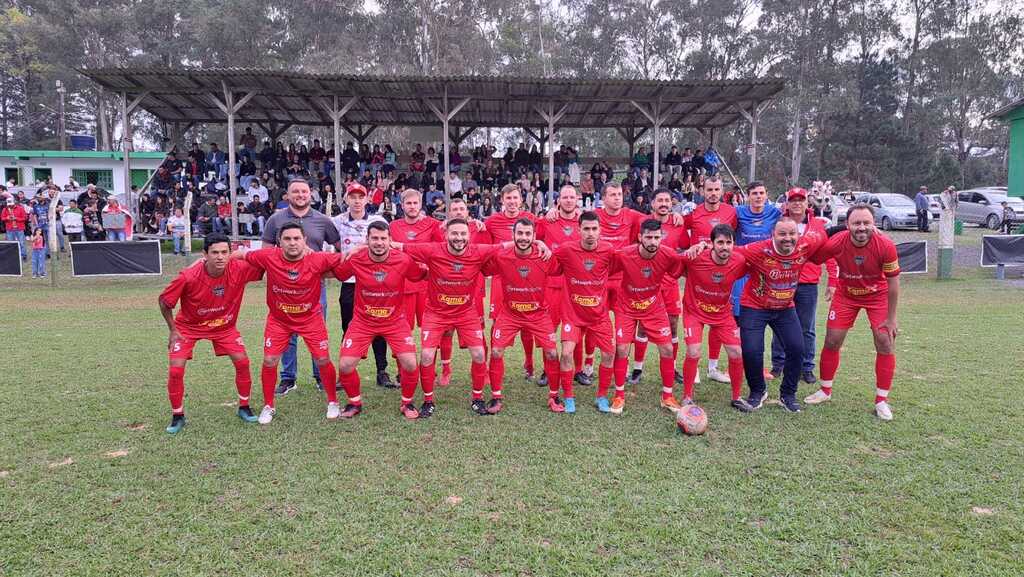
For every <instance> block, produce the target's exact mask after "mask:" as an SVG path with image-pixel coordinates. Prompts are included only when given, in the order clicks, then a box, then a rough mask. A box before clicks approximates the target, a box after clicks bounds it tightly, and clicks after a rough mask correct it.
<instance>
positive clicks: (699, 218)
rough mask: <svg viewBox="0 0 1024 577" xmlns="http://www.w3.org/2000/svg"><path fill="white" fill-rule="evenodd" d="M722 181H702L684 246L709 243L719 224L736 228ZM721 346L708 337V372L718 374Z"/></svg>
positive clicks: (715, 179)
mask: <svg viewBox="0 0 1024 577" xmlns="http://www.w3.org/2000/svg"><path fill="white" fill-rule="evenodd" d="M722 190H723V189H722V179H720V178H719V177H717V176H709V177H707V178H705V179H704V187H703V189H702V194H703V195H704V203H703V204H701V205H700V206H698V207H697V208H695V209H694V210H693V212H691V213H690V214H688V215H686V221H685V225H684V226H685V227H686V236H687V238H686V239H685V240H684V241H683V242H684V244H685V245H686V246H690V245H694V244H697V243H699V242H706V243H709V244H710V242H711V230H712V229H713V228H715V227H716V226H718V225H720V224H727V225H729V226H731V227H732V229H733V230H736V228H737V224H738V223H737V220H736V209H735V208H733V206H732V205H730V204H725V203H724V202H722ZM721 349H722V344H721V343H720V342H718V337H717V333H712V334H711V335H709V336H708V372H709V373H710V372H712V371H714V372H718V355H719V353H720V352H721Z"/></svg>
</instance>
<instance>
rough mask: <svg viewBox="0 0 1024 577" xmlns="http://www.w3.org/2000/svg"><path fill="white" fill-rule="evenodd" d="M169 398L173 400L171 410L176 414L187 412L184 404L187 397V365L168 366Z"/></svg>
mask: <svg viewBox="0 0 1024 577" xmlns="http://www.w3.org/2000/svg"><path fill="white" fill-rule="evenodd" d="M167 398H168V399H169V400H170V401H171V412H172V413H174V414H175V415H181V414H184V413H185V407H184V406H182V402H183V399H184V398H185V367H168V369H167Z"/></svg>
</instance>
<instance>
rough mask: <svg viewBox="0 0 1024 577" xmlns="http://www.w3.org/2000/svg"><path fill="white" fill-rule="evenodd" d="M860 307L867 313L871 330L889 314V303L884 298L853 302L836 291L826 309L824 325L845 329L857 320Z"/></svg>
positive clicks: (830, 327)
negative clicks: (826, 317)
mask: <svg viewBox="0 0 1024 577" xmlns="http://www.w3.org/2000/svg"><path fill="white" fill-rule="evenodd" d="M861 309H864V310H865V311H867V313H868V322H869V323H871V328H872V329H873V330H875V329H878V327H880V326H881V325H882V324H884V323H885V319H886V317H888V316H889V303H888V302H887V301H885V300H883V301H875V302H854V301H853V300H851V299H848V298H843V297H840V296H839V293H838V292H837V293H836V297H835V298H833V299H832V306H831V307H829V309H828V322H826V323H825V327H826V328H829V329H839V330H847V329H850V328H852V327H853V323H854V322H855V321H856V320H857V314H858V313H860V311H861Z"/></svg>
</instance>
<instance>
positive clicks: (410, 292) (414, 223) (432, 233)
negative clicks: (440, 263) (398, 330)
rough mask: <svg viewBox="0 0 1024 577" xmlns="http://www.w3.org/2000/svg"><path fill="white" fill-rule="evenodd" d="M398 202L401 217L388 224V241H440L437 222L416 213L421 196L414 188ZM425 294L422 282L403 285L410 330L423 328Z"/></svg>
mask: <svg viewBox="0 0 1024 577" xmlns="http://www.w3.org/2000/svg"><path fill="white" fill-rule="evenodd" d="M401 198H402V211H403V212H404V213H405V216H404V217H402V218H400V219H397V220H393V221H391V240H392V241H393V242H400V243H402V244H408V245H413V244H421V243H435V242H442V241H444V235H443V234H442V233H441V228H440V227H439V226H438V222H437V221H436V220H434V219H432V218H427V217H426V216H425V215H423V214H421V212H420V211H421V208H422V206H423V194H422V193H421V192H420V191H418V190H416V189H415V188H407V189H405V191H403V192H402V197H401ZM426 292H427V282H426V281H416V282H412V281H407V282H406V283H405V297H404V300H405V307H406V308H405V318H406V320H408V321H409V328H410V329H415V328H416V325H419V326H420V328H421V329H422V328H423V313H424V310H425V303H426Z"/></svg>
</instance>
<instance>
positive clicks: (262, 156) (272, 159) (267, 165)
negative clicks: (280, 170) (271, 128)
mask: <svg viewBox="0 0 1024 577" xmlns="http://www.w3.org/2000/svg"><path fill="white" fill-rule="evenodd" d="M257 158H258V160H259V161H260V170H273V169H274V166H275V164H276V163H277V153H276V152H275V151H274V148H273V147H272V146H271V145H270V141H269V140H264V141H263V148H262V149H261V150H260V153H259V156H258V157H257Z"/></svg>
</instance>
